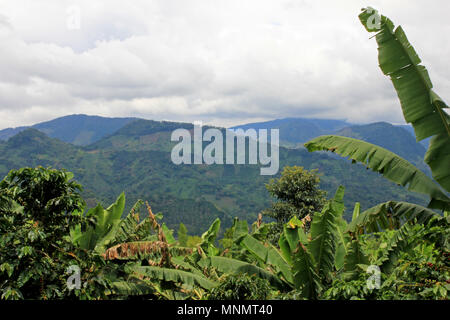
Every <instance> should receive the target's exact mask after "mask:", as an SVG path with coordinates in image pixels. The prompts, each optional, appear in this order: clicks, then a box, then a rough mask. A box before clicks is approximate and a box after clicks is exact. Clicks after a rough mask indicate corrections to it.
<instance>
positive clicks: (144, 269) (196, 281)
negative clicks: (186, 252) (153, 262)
mask: <svg viewBox="0 0 450 320" xmlns="http://www.w3.org/2000/svg"><path fill="white" fill-rule="evenodd" d="M126 271H127V272H129V273H132V274H136V275H139V276H144V277H149V278H150V279H158V280H162V281H171V282H175V283H179V284H181V285H184V286H187V287H191V288H192V287H194V286H199V287H202V288H204V289H212V288H214V287H215V286H216V285H217V283H216V282H214V281H211V280H209V279H208V278H206V277H204V276H200V275H198V274H194V273H192V272H187V271H183V270H177V269H170V268H160V267H153V266H127V267H126Z"/></svg>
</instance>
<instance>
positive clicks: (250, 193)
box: [0, 120, 426, 235]
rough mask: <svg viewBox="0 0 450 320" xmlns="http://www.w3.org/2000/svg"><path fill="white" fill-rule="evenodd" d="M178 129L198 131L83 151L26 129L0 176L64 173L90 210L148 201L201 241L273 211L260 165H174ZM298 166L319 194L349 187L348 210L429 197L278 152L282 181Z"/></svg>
mask: <svg viewBox="0 0 450 320" xmlns="http://www.w3.org/2000/svg"><path fill="white" fill-rule="evenodd" d="M180 127H186V128H192V124H181V123H171V122H156V121H150V120H136V121H134V122H132V123H129V124H128V125H126V126H124V127H123V128H121V129H119V130H118V131H117V132H115V133H114V134H112V135H110V136H108V137H105V138H103V139H101V140H99V141H97V142H96V143H94V144H91V145H88V146H85V147H80V146H74V145H72V144H69V143H64V142H62V141H60V140H58V139H52V138H49V137H48V136H46V135H45V134H44V133H42V132H40V131H37V130H35V129H28V130H26V131H23V132H21V133H19V134H17V135H16V136H14V137H12V138H10V139H9V140H8V141H6V142H3V143H0V175H2V176H5V175H6V174H7V173H8V172H9V171H10V170H11V169H19V168H22V167H36V166H38V165H42V166H44V167H48V166H51V167H53V168H57V169H62V168H65V169H67V170H69V171H70V172H73V173H74V175H75V177H76V178H77V180H78V181H79V182H80V183H81V184H82V185H83V186H84V190H83V193H82V195H83V198H84V199H85V200H86V202H87V205H88V207H94V206H95V205H96V204H97V202H101V203H102V204H104V205H107V204H109V203H111V202H113V201H114V200H115V198H116V196H117V195H118V194H119V193H121V192H122V191H124V192H125V193H126V195H127V198H128V199H129V201H128V203H127V204H126V211H129V210H130V209H131V206H132V204H133V203H134V202H136V201H137V200H138V199H146V200H148V201H149V202H150V203H152V207H153V208H154V210H155V212H160V211H162V212H164V222H165V223H167V225H168V226H169V227H170V228H173V229H175V230H177V229H178V225H179V224H180V223H184V224H185V225H186V227H187V228H188V230H189V231H190V232H191V233H192V234H196V235H201V232H203V230H204V229H205V228H207V227H208V226H209V225H210V224H211V223H212V221H214V219H216V218H220V219H221V220H222V222H223V224H224V226H226V227H229V226H231V224H232V221H233V218H234V217H239V218H241V219H246V220H251V219H254V217H255V216H256V215H257V214H258V213H259V212H261V211H262V210H264V209H266V208H268V207H269V206H270V205H271V200H272V199H271V197H270V196H268V193H267V190H266V188H265V184H266V183H268V182H269V180H270V179H271V178H272V177H269V176H261V175H260V172H259V166H258V165H224V166H222V165H210V166H207V165H192V166H177V165H175V164H173V163H172V162H171V160H170V152H171V149H172V146H173V144H172V143H171V142H170V134H171V132H172V131H173V130H174V129H176V128H180ZM410 139H411V140H414V139H413V138H412V137H411V138H410ZM295 165H299V166H302V167H304V168H305V169H307V170H311V169H318V172H319V175H320V178H321V179H320V188H321V189H322V190H325V191H327V192H329V193H330V194H332V193H334V190H336V188H337V187H338V186H339V185H341V184H342V185H344V186H345V188H346V190H347V194H348V196H347V197H346V199H345V201H346V205H347V206H352V204H353V203H354V202H360V203H361V206H362V208H365V209H366V208H369V207H371V206H374V205H376V204H377V203H379V202H382V201H388V200H390V199H392V198H393V197H394V198H397V199H402V200H403V201H409V202H415V203H419V204H426V197H424V196H422V195H420V194H414V193H411V192H408V191H407V190H405V189H403V188H401V187H399V186H397V185H396V184H395V183H391V182H390V181H387V180H385V179H383V178H382V177H380V176H379V175H378V174H376V173H373V172H367V170H366V169H365V168H364V167H363V166H362V165H358V166H354V165H352V164H351V163H350V162H349V161H347V160H344V159H339V158H337V157H331V156H329V155H327V154H320V153H308V152H307V151H306V150H305V149H304V148H303V149H286V148H280V173H279V174H281V171H282V168H283V167H285V166H295ZM277 177H279V175H278V176H277ZM350 218H351V216H350V215H349V214H347V215H346V219H347V220H348V219H350Z"/></svg>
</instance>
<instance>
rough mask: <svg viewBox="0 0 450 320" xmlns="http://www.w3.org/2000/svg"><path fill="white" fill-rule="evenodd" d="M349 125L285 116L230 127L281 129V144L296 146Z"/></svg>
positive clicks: (332, 121) (339, 121)
mask: <svg viewBox="0 0 450 320" xmlns="http://www.w3.org/2000/svg"><path fill="white" fill-rule="evenodd" d="M347 126H350V124H349V123H347V122H345V121H342V120H326V119H325V120H324V119H306V118H285V119H277V120H272V121H266V122H255V123H248V124H244V125H239V126H235V127H232V128H230V129H243V130H247V129H279V130H280V144H282V145H285V146H292V147H296V146H300V145H301V144H303V143H305V142H306V141H308V140H311V139H312V138H315V137H317V136H320V135H324V134H330V133H332V132H335V131H337V130H339V129H342V128H344V127H347Z"/></svg>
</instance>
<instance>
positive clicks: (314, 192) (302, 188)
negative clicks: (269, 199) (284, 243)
mask: <svg viewBox="0 0 450 320" xmlns="http://www.w3.org/2000/svg"><path fill="white" fill-rule="evenodd" d="M319 182H320V179H319V177H318V176H317V174H316V170H312V171H308V170H305V169H304V168H303V167H298V166H293V167H284V169H283V172H282V173H281V177H280V178H279V179H272V180H270V183H269V184H267V185H266V188H267V190H268V191H269V193H270V194H271V195H272V196H273V197H276V198H277V199H278V200H279V201H278V202H276V203H274V204H272V208H271V209H267V210H264V211H263V215H265V216H267V217H270V218H273V219H275V220H276V224H274V225H273V226H272V228H271V231H270V234H269V238H270V239H271V241H272V243H274V244H275V243H277V241H278V238H279V236H280V234H281V232H282V230H283V225H284V224H285V223H287V222H288V221H289V220H291V218H292V217H297V218H299V219H303V218H305V217H307V216H308V217H309V219H310V218H312V216H313V215H314V213H315V212H317V211H320V210H321V209H322V207H323V202H324V195H325V192H324V191H322V190H320V189H319ZM307 225H308V226H309V223H308V224H307Z"/></svg>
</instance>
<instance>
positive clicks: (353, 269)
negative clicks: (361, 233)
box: [343, 240, 369, 280]
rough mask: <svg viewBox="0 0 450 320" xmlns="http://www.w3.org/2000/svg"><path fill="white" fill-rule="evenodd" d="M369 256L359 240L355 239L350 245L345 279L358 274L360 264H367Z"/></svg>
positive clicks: (345, 264)
mask: <svg viewBox="0 0 450 320" xmlns="http://www.w3.org/2000/svg"><path fill="white" fill-rule="evenodd" d="M368 263H369V258H368V257H367V256H366V255H365V253H364V252H363V250H362V248H361V244H360V243H359V241H358V240H353V241H352V242H351V243H350V244H349V246H348V251H347V255H346V256H345V262H344V271H345V272H344V274H343V277H344V279H347V280H350V279H352V278H353V277H355V275H357V274H358V271H360V270H359V269H358V265H367V264H368Z"/></svg>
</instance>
